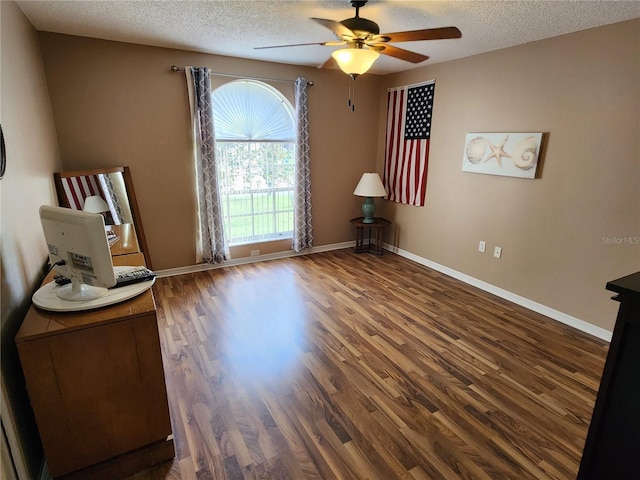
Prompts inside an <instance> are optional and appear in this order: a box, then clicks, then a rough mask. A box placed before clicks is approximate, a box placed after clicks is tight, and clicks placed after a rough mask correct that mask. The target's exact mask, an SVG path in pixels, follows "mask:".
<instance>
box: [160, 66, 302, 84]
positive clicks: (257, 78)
mask: <svg viewBox="0 0 640 480" xmlns="http://www.w3.org/2000/svg"><path fill="white" fill-rule="evenodd" d="M171 71H172V72H184V68H180V67H177V66H175V65H171ZM209 71H210V72H211V75H217V76H218V77H231V78H248V79H250V80H264V81H267V82H286V83H295V80H286V79H284V78H268V77H251V76H248V75H234V74H232V73H220V72H213V71H211V70H209ZM307 85H309V86H310V87H313V81H312V80H307Z"/></svg>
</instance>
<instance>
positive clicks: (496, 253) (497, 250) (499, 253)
mask: <svg viewBox="0 0 640 480" xmlns="http://www.w3.org/2000/svg"><path fill="white" fill-rule="evenodd" d="M493 256H494V257H496V258H500V257H502V247H496V248H494V249H493Z"/></svg>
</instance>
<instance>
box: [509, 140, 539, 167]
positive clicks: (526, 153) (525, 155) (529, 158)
mask: <svg viewBox="0 0 640 480" xmlns="http://www.w3.org/2000/svg"><path fill="white" fill-rule="evenodd" d="M537 162H538V153H537V152H536V139H535V137H526V138H523V139H522V140H520V141H519V142H518V143H516V146H515V147H514V149H513V163H514V164H515V166H516V167H518V168H520V169H522V170H529V169H530V168H533V167H535V166H536V163H537Z"/></svg>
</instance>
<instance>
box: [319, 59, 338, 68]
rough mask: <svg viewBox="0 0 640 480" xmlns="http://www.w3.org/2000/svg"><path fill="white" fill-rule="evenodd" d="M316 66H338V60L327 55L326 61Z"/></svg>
mask: <svg viewBox="0 0 640 480" xmlns="http://www.w3.org/2000/svg"><path fill="white" fill-rule="evenodd" d="M318 68H339V67H338V62H336V61H335V59H334V58H333V57H329V58H328V60H327V61H326V62H324V63H323V64H322V65H319V66H318Z"/></svg>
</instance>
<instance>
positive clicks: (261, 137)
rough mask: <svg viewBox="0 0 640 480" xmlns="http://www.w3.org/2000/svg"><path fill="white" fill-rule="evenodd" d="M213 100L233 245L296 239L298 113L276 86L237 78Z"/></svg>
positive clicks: (226, 218)
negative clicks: (295, 190) (296, 127)
mask: <svg viewBox="0 0 640 480" xmlns="http://www.w3.org/2000/svg"><path fill="white" fill-rule="evenodd" d="M211 97H212V100H213V115H214V132H215V137H216V161H217V164H218V172H219V177H218V181H219V187H220V200H221V202H222V214H223V218H224V229H225V236H226V237H227V241H228V242H229V245H239V244H243V243H255V242H260V241H268V240H276V239H285V238H291V237H292V234H293V187H294V178H295V177H294V172H295V170H294V162H295V122H294V110H293V107H292V105H291V104H290V103H289V101H288V100H287V99H286V98H285V97H284V96H283V95H282V93H280V92H279V91H278V90H276V89H275V88H273V87H271V86H270V85H267V84H265V83H263V82H259V81H255V80H236V81H233V82H229V83H226V84H224V85H222V86H220V87H218V88H216V89H215V90H214V91H213V92H212V94H211Z"/></svg>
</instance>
